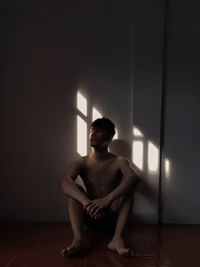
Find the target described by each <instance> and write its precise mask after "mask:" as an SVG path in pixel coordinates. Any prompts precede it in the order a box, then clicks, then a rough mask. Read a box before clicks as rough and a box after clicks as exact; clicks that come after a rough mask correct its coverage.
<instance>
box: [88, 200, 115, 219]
mask: <svg viewBox="0 0 200 267" xmlns="http://www.w3.org/2000/svg"><path fill="white" fill-rule="evenodd" d="M110 204H111V200H110V198H109V197H108V196H106V197H103V198H97V199H93V200H88V202H87V203H85V205H84V209H85V210H86V212H87V214H88V215H90V217H92V218H93V219H97V220H99V219H101V218H102V217H103V215H104V211H103V209H104V208H106V207H108V206H109V205H110Z"/></svg>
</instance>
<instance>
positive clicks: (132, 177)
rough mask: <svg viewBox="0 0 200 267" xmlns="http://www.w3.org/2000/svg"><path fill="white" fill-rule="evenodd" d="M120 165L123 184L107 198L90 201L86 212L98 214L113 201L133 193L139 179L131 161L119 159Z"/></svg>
mask: <svg viewBox="0 0 200 267" xmlns="http://www.w3.org/2000/svg"><path fill="white" fill-rule="evenodd" d="M118 164H119V168H120V171H121V172H122V175H123V180H122V182H121V183H120V184H119V185H118V186H117V187H116V188H115V189H114V190H113V191H111V192H110V193H109V194H108V195H107V196H105V197H103V198H99V199H94V200H90V201H89V203H88V204H87V205H86V210H87V212H88V213H89V214H94V215H95V214H96V213H97V212H99V211H100V210H101V209H104V208H105V207H107V206H109V205H110V204H111V203H112V201H113V200H115V199H117V198H119V197H121V196H124V195H126V194H129V193H131V192H132V191H133V189H134V187H135V186H136V184H137V182H138V180H139V178H138V175H137V174H136V172H135V171H134V170H133V168H132V167H131V165H130V163H129V161H128V160H127V159H125V158H123V157H119V159H118Z"/></svg>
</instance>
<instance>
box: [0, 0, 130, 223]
mask: <svg viewBox="0 0 200 267" xmlns="http://www.w3.org/2000/svg"><path fill="white" fill-rule="evenodd" d="M2 4H3V8H2V14H3V16H2V22H3V27H2V28H3V32H2V35H1V36H2V43H1V47H2V49H1V54H2V61H1V63H2V71H3V77H2V78H3V79H2V83H1V100H0V101H1V129H2V130H1V164H2V165H1V167H2V169H1V186H0V195H1V204H0V205H1V215H0V219H1V221H36V222H37V221H39V222H45V221H46V222H51V221H57V222H59V221H62V222H63V221H66V198H65V196H64V194H63V193H62V192H61V190H60V188H59V186H58V181H59V179H60V177H61V175H62V174H63V172H64V171H65V168H66V166H67V165H68V164H69V162H70V160H72V159H74V158H77V157H79V155H78V154H77V152H76V149H77V143H76V142H77V140H76V134H77V128H76V116H77V109H76V95H77V91H78V90H80V91H81V92H83V94H84V95H85V96H86V98H87V100H88V105H89V107H90V108H89V115H88V118H87V123H88V125H89V124H90V123H91V119H92V118H91V108H92V107H93V106H95V107H96V108H98V109H99V111H100V112H101V113H102V114H103V115H104V116H107V117H110V118H111V119H112V120H113V121H114V122H115V123H116V126H117V127H118V131H119V138H120V139H122V142H123V139H124V140H125V141H124V142H126V145H127V146H128V147H130V145H131V137H130V136H131V134H130V132H131V112H130V111H131V103H132V99H131V97H130V94H131V86H130V85H131V70H130V65H131V43H130V39H131V1H125V2H124V1H101V2H100V1H74V0H73V1H40V2H39V1H38V2H37V1H4V2H3V3H2ZM105 7H106V8H105ZM124 118H125V119H124ZM129 154H130V153H129Z"/></svg>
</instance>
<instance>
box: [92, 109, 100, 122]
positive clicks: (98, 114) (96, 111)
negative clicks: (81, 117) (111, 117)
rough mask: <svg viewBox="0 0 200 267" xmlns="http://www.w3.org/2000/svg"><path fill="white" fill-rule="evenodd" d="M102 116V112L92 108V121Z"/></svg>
mask: <svg viewBox="0 0 200 267" xmlns="http://www.w3.org/2000/svg"><path fill="white" fill-rule="evenodd" d="M99 118H102V114H101V113H100V112H99V111H98V110H97V109H96V108H95V107H93V109H92V121H94V120H96V119H99Z"/></svg>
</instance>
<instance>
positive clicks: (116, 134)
mask: <svg viewBox="0 0 200 267" xmlns="http://www.w3.org/2000/svg"><path fill="white" fill-rule="evenodd" d="M118 138H119V134H118V130H117V129H116V128H115V135H114V136H113V140H114V139H118Z"/></svg>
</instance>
